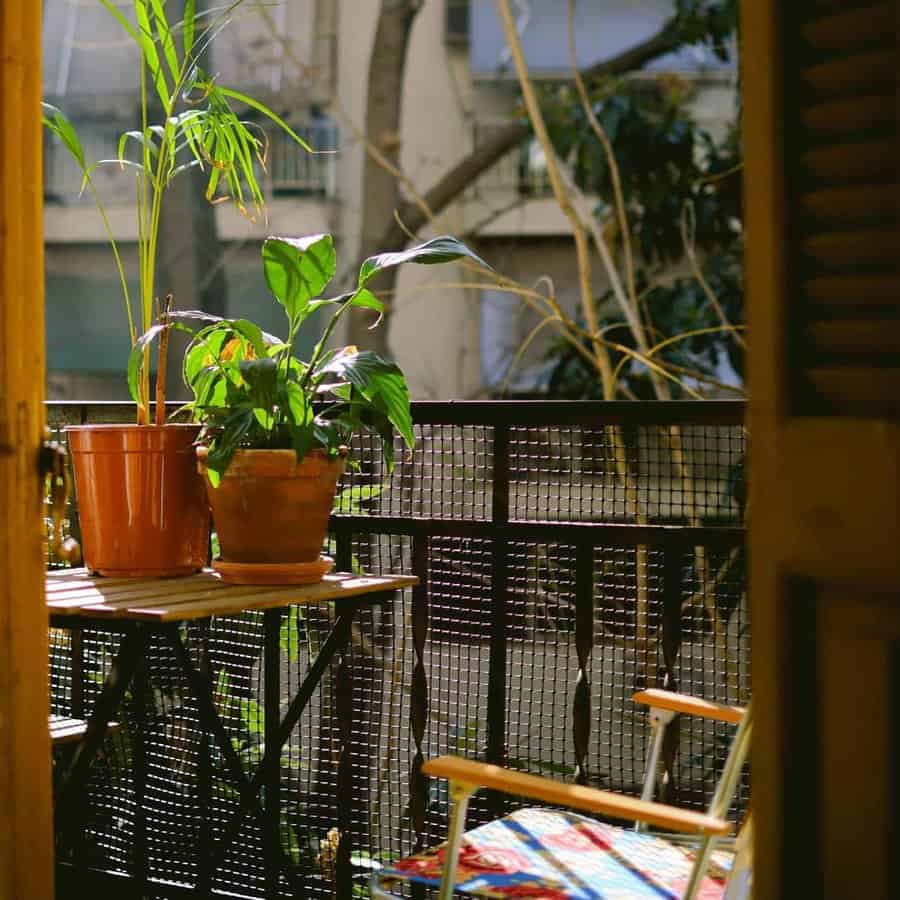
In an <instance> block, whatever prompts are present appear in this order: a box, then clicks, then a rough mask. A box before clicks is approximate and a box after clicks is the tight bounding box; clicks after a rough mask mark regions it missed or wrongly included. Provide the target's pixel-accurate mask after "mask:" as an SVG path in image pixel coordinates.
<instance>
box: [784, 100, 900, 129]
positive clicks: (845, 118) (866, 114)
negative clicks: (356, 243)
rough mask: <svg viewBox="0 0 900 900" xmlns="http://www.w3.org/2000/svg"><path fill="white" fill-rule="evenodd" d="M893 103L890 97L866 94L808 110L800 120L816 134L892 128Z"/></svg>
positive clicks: (818, 105) (819, 105)
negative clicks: (890, 126)
mask: <svg viewBox="0 0 900 900" xmlns="http://www.w3.org/2000/svg"><path fill="white" fill-rule="evenodd" d="M895 103H896V98H895V97H894V95H893V94H892V93H891V94H868V95H866V96H865V97H850V98H847V99H841V100H830V101H828V102H827V103H816V104H815V105H813V106H807V107H806V108H805V109H804V110H803V111H802V112H801V117H802V119H803V124H804V125H806V127H807V128H808V129H809V130H810V131H811V132H814V133H815V134H823V135H831V134H854V133H858V132H860V131H868V130H869V129H871V128H878V127H879V126H884V125H888V124H891V125H893V123H894V104H895Z"/></svg>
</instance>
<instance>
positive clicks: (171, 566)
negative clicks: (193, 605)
mask: <svg viewBox="0 0 900 900" xmlns="http://www.w3.org/2000/svg"><path fill="white" fill-rule="evenodd" d="M199 430H200V428H199V426H198V425H76V426H71V427H70V428H67V429H66V431H67V433H68V437H69V450H70V453H71V456H72V465H73V468H74V471H75V491H76V493H77V496H78V513H79V519H80V523H81V538H82V548H83V553H84V564H85V566H86V567H87V568H88V569H89V570H90V571H91V572H95V573H99V574H100V575H109V576H116V577H120V578H129V577H170V576H178V575H190V574H192V573H193V572H196V571H198V570H199V569H201V568H203V566H204V565H205V564H206V561H207V559H208V556H209V507H208V505H207V502H206V496H205V492H204V488H203V480H202V479H201V478H200V476H199V475H198V474H197V470H196V465H195V462H194V441H195V440H196V438H197V435H198V434H199Z"/></svg>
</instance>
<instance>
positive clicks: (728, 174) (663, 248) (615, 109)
mask: <svg viewBox="0 0 900 900" xmlns="http://www.w3.org/2000/svg"><path fill="white" fill-rule="evenodd" d="M547 94H548V96H546V97H545V101H544V106H545V109H546V115H547V121H548V126H549V128H550V132H551V136H552V138H553V141H554V145H555V147H556V149H557V151H558V153H559V154H560V156H561V157H562V158H564V159H567V160H569V161H570V162H571V164H572V166H573V170H574V174H575V177H576V181H577V182H578V183H579V184H580V186H581V187H583V189H584V190H586V191H589V192H590V193H592V194H596V195H597V196H599V197H600V198H602V199H601V200H600V202H599V204H598V206H597V209H596V211H595V212H596V215H597V216H598V218H599V219H600V220H601V221H602V222H603V223H604V224H605V225H607V227H608V228H610V229H612V230H614V229H615V225H614V222H615V218H614V215H613V211H612V209H611V206H610V203H609V202H608V201H607V199H606V198H611V197H612V196H613V185H612V171H611V169H610V166H609V164H608V160H607V156H606V154H605V153H604V151H603V148H602V146H601V144H600V142H599V140H597V138H596V136H595V134H594V132H593V130H592V128H591V127H590V125H589V123H588V122H587V120H586V117H585V113H584V110H583V108H582V106H581V104H580V103H579V102H578V99H577V98H576V97H574V95H573V92H572V91H571V89H570V88H569V87H568V86H567V85H563V86H560V87H558V88H556V89H554V90H553V91H548V92H547ZM690 96H691V89H690V85H689V84H687V83H686V82H685V81H683V80H682V79H680V78H674V77H671V76H661V77H659V78H656V79H652V80H649V81H648V80H641V81H627V80H626V81H621V80H620V81H617V82H615V83H607V84H605V85H603V86H601V87H599V88H598V89H596V90H595V91H594V94H593V95H592V100H593V102H594V107H593V109H594V113H595V115H596V117H597V119H598V120H599V122H600V124H601V125H602V127H603V130H604V131H605V133H606V135H607V136H608V138H609V140H610V142H611V144H612V147H613V152H614V154H615V158H616V160H617V165H618V174H619V177H620V180H621V185H622V194H623V197H624V201H625V204H626V207H627V211H628V220H629V223H630V228H631V231H632V240H633V242H634V244H635V249H636V250H637V251H639V254H640V259H641V261H642V264H641V265H640V266H639V268H638V270H637V273H636V286H637V289H638V292H639V295H640V296H641V298H642V301H643V302H642V313H643V315H644V318H645V321H646V322H647V324H648V327H649V330H650V332H651V333H652V334H653V335H654V336H655V338H656V340H655V341H654V343H659V342H661V341H665V340H667V339H669V338H672V337H675V336H679V335H682V336H683V335H689V334H690V335H692V336H691V337H683V338H682V339H679V340H675V341H673V342H672V343H670V344H667V345H666V346H665V347H664V348H662V349H661V350H660V351H659V358H658V361H659V362H660V363H663V364H669V365H671V366H672V367H677V368H674V371H683V370H694V371H697V372H698V373H700V374H701V375H706V376H708V377H709V378H715V377H716V372H717V371H718V370H719V368H720V363H721V362H722V356H723V355H724V356H726V357H727V359H728V362H729V363H730V365H731V367H732V368H733V369H734V370H735V371H736V372H737V373H738V374H739V375H741V374H742V372H743V352H742V348H741V345H740V343H739V342H738V341H737V340H735V338H734V335H733V333H731V332H728V331H723V330H721V328H722V322H721V317H720V314H719V312H718V311H717V310H716V309H715V308H714V305H713V302H712V300H711V299H710V296H709V295H710V293H712V295H713V297H714V298H715V299H716V300H717V301H718V303H719V305H720V307H721V309H722V310H723V311H724V314H725V317H726V318H727V320H728V321H729V322H730V323H731V324H733V325H736V326H737V325H740V324H742V323H743V266H742V257H743V250H742V228H741V203H742V191H741V177H740V171H741V148H740V135H739V133H738V131H737V129H736V127H732V128H731V129H730V131H729V133H728V134H727V136H726V138H725V140H723V141H721V142H716V141H715V140H714V139H713V138H712V137H711V136H710V135H709V134H708V133H707V132H705V131H704V130H703V129H701V128H700V127H698V125H697V123H696V122H695V121H694V120H693V118H692V117H691V115H690V114H689V112H688V110H687V104H688V102H689V100H690ZM614 236H615V237H616V238H617V239H618V240H619V241H620V240H621V235H615V234H614ZM686 245H689V248H690V249H692V250H694V251H695V254H696V257H697V258H698V265H699V266H700V268H701V274H702V277H703V282H705V284H704V283H701V281H700V280H699V279H698V278H697V277H696V274H695V273H693V272H690V271H688V272H685V274H683V275H680V276H679V277H674V278H673V277H671V276H667V269H669V270H670V269H671V268H672V267H673V266H675V265H677V264H679V263H682V262H683V261H684V260H685V257H686V250H687V249H688V247H686ZM610 298H611V292H606V293H605V294H604V295H602V296H600V297H598V298H597V303H598V317H599V320H600V323H601V326H602V327H603V328H605V329H609V330H608V331H607V334H608V335H609V337H610V339H613V340H615V341H616V342H617V343H620V344H623V345H624V346H626V347H629V348H631V349H634V341H633V339H632V337H631V335H630V334H629V331H628V329H626V328H624V320H623V318H622V316H621V315H620V313H619V311H618V310H617V309H616V307H615V305H614V304H613V303H612V302H610ZM698 332H699V333H698ZM551 358H552V359H554V360H555V361H556V363H557V364H556V366H555V367H554V368H553V370H552V372H551V374H550V376H549V378H548V381H547V385H546V387H547V390H548V393H550V394H551V395H552V396H564V397H584V398H588V397H598V396H600V393H601V391H600V386H599V384H598V383H597V377H596V372H594V371H593V370H592V369H591V368H590V367H589V366H588V365H587V363H586V362H585V358H584V356H583V355H581V354H579V353H578V352H577V350H575V349H574V348H572V347H571V346H570V345H569V344H567V343H565V342H561V343H557V344H554V346H553V348H552V350H551ZM621 360H622V354H621V353H620V354H618V355H617V357H616V362H617V363H618V362H620V361H621ZM622 376H623V377H624V379H625V382H626V384H627V385H628V387H629V389H630V390H631V392H632V393H633V394H634V395H635V396H639V397H649V396H651V391H650V386H649V384H648V378H647V372H646V369H645V368H644V367H642V366H641V365H640V363H636V362H633V361H627V360H626V361H625V362H624V363H623V369H622Z"/></svg>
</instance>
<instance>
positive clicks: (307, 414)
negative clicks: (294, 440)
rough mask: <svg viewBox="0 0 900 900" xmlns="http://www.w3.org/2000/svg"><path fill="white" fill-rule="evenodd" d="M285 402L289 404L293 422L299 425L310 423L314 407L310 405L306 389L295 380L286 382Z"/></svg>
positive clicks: (303, 425)
mask: <svg viewBox="0 0 900 900" xmlns="http://www.w3.org/2000/svg"><path fill="white" fill-rule="evenodd" d="M283 402H284V403H285V404H286V406H287V412H288V414H289V416H290V419H289V421H290V423H291V424H293V425H296V426H298V427H306V426H308V425H309V424H310V422H311V420H312V407H311V406H310V405H309V399H308V398H307V396H306V391H304V390H303V388H302V387H300V385H299V384H297V383H296V382H293V381H288V382H287V383H285V385H284V398H283Z"/></svg>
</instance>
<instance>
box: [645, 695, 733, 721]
mask: <svg viewBox="0 0 900 900" xmlns="http://www.w3.org/2000/svg"><path fill="white" fill-rule="evenodd" d="M631 699H632V700H633V701H634V702H635V703H643V704H644V705H645V706H650V707H652V708H653V709H667V710H670V711H671V712H678V713H686V714H687V715H689V716H699V717H700V718H702V719H715V720H716V721H717V722H730V723H731V724H732V725H739V724H740V721H741V719H742V718H743V717H744V707H743V706H728V705H727V704H725V703H713V702H712V701H711V700H701V699H700V698H699V697H691V696H690V695H688V694H676V693H675V692H674V691H661V690H658V689H657V688H650V689H649V690H646V691H638V692H637V693H636V694H632V695H631Z"/></svg>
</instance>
